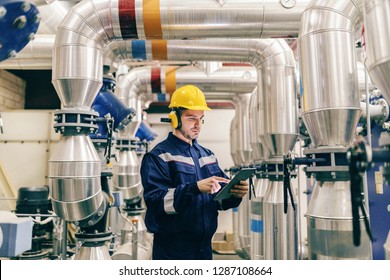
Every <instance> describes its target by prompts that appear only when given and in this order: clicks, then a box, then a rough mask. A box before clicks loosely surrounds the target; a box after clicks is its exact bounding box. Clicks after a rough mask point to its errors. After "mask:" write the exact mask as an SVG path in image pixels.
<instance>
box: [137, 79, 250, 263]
mask: <svg viewBox="0 0 390 280" xmlns="http://www.w3.org/2000/svg"><path fill="white" fill-rule="evenodd" d="M169 108H171V109H172V112H171V113H170V114H169V116H168V117H169V119H170V120H171V124H172V126H173V128H174V131H173V132H170V133H169V135H168V138H167V139H166V140H164V141H162V142H161V143H159V144H157V145H156V146H155V148H154V149H152V150H151V151H150V152H149V153H147V154H145V156H144V158H143V160H142V164H141V177H142V184H143V187H144V199H145V203H146V206H147V210H146V218H145V223H146V227H147V228H148V230H149V231H150V232H152V233H153V234H154V241H153V259H155V260H158V259H159V260H161V259H170V260H178V259H183V260H203V259H204V260H207V259H212V250H211V239H212V237H213V235H214V233H215V231H216V229H217V218H218V210H226V209H229V208H233V207H237V206H238V205H239V204H240V202H241V200H242V197H243V196H244V195H245V194H246V193H247V192H248V183H247V182H245V181H240V184H239V185H235V186H234V187H233V188H232V190H231V194H232V196H231V197H230V198H228V199H224V200H222V201H214V197H215V195H216V193H217V192H218V191H219V189H220V188H221V185H220V183H221V184H226V183H228V182H229V180H228V179H227V176H226V175H225V173H224V172H223V171H222V170H221V168H220V167H219V165H218V161H217V159H216V157H215V155H214V154H213V152H211V151H210V150H208V149H206V148H204V147H202V146H201V145H199V143H198V142H197V140H196V139H197V138H198V136H199V133H200V130H201V127H202V124H203V117H204V111H205V110H211V109H210V108H209V107H207V103H206V100H205V97H204V95H203V93H202V91H200V90H199V89H198V88H197V87H195V86H192V85H187V86H183V87H181V88H179V89H177V90H176V91H175V92H174V93H173V95H172V98H171V103H170V105H169Z"/></svg>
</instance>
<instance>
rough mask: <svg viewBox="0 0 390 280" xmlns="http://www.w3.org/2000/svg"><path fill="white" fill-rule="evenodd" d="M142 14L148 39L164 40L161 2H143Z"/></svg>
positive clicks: (156, 0) (150, 0)
mask: <svg viewBox="0 0 390 280" xmlns="http://www.w3.org/2000/svg"><path fill="white" fill-rule="evenodd" d="M142 13H143V17H144V31H145V36H146V39H162V29H161V15H160V0H143V2H142Z"/></svg>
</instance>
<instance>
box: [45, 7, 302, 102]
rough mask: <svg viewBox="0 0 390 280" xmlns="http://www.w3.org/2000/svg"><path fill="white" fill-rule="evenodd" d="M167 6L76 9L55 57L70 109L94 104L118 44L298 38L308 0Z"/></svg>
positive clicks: (62, 29)
mask: <svg viewBox="0 0 390 280" xmlns="http://www.w3.org/2000/svg"><path fill="white" fill-rule="evenodd" d="M162 4H163V5H162V6H160V1H159V0H152V1H148V2H146V1H142V4H141V1H134V0H102V1H98V2H96V1H93V0H84V1H82V2H80V3H78V4H77V5H75V6H73V7H72V9H71V10H70V12H69V13H68V14H67V15H66V17H65V18H64V20H63V21H62V22H61V24H60V25H59V26H58V28H57V35H56V42H55V46H54V53H53V57H54V61H53V80H52V82H53V85H54V87H55V88H56V91H57V93H58V95H59V97H60V99H61V101H62V104H63V106H64V107H79V106H81V107H84V106H87V107H88V106H90V105H91V103H92V101H93V100H94V98H95V95H96V93H97V92H98V90H99V88H100V86H101V78H102V71H100V70H99V69H102V49H103V48H104V46H105V45H107V44H108V43H109V42H110V41H112V40H114V39H137V38H147V39H150V38H166V39H174V38H180V39H184V38H186V39H188V38H207V37H216V36H217V37H218V36H219V37H224V38H230V37H241V38H242V37H252V38H260V37H266V36H283V37H287V36H289V37H296V35H297V30H298V26H299V22H300V21H299V20H300V15H301V12H302V11H303V9H304V7H305V6H306V4H307V1H297V3H296V4H295V5H293V7H285V6H283V5H281V4H280V2H279V1H276V0H275V1H273V2H267V5H266V3H258V1H257V0H250V1H249V0H247V1H242V0H234V1H233V0H231V1H227V2H225V4H224V5H222V6H221V5H220V4H218V3H216V2H211V1H206V0H201V1H197V2H196V4H195V3H194V4H193V5H191V4H188V3H187V5H183V2H182V1H170V2H169V5H168V2H163V3H162ZM257 7H258V8H257ZM206 17H207V19H206ZM269 19H273V20H275V22H274V21H272V20H269ZM221 23H223V24H221ZM60 61H61V63H60ZM96 69H98V70H97V71H96ZM76 92H77V94H75V93H76Z"/></svg>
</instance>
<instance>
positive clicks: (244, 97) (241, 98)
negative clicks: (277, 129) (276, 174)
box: [235, 93, 252, 230]
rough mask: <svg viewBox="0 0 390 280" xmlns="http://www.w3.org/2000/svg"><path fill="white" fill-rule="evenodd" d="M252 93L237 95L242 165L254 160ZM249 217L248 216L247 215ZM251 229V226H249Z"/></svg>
mask: <svg viewBox="0 0 390 280" xmlns="http://www.w3.org/2000/svg"><path fill="white" fill-rule="evenodd" d="M251 96H252V93H242V94H238V95H237V97H236V102H235V106H236V112H237V117H238V120H237V121H238V131H237V140H238V142H237V143H236V144H237V151H238V155H239V157H240V163H241V164H242V165H249V164H250V163H251V161H252V148H251V145H250V139H249V135H250V130H249V129H250V127H249V102H250V99H251ZM246 217H248V216H246ZM248 230H249V227H248Z"/></svg>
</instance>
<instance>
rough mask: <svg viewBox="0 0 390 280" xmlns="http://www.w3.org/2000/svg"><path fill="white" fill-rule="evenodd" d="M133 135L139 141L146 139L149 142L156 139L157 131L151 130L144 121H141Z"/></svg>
mask: <svg viewBox="0 0 390 280" xmlns="http://www.w3.org/2000/svg"><path fill="white" fill-rule="evenodd" d="M135 136H136V137H138V138H139V139H140V140H141V141H143V140H146V141H148V142H150V141H153V140H154V139H156V137H157V133H155V132H154V131H153V130H152V128H151V127H150V126H149V124H148V123H147V122H146V121H142V122H141V124H140V126H139V128H138V130H137V132H136V134H135Z"/></svg>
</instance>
